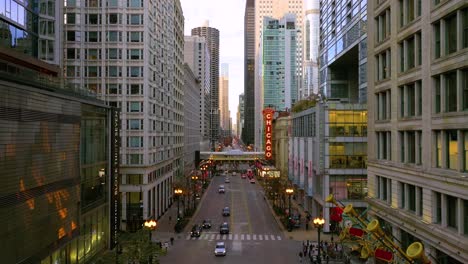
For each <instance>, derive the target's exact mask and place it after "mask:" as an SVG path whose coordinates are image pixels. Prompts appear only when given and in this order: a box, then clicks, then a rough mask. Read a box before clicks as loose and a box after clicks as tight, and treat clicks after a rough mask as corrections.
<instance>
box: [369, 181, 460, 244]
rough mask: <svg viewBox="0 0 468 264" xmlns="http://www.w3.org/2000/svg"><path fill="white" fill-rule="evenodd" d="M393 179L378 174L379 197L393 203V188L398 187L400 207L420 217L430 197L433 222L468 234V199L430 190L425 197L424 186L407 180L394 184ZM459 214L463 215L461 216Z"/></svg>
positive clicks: (377, 191) (376, 187)
mask: <svg viewBox="0 0 468 264" xmlns="http://www.w3.org/2000/svg"><path fill="white" fill-rule="evenodd" d="M392 181H394V180H392V179H389V178H385V177H382V176H376V178H375V183H376V184H375V194H376V198H377V199H379V200H382V201H385V202H387V203H388V204H391V203H392V188H394V187H396V188H397V192H396V193H398V207H399V208H400V209H403V210H407V211H409V212H412V213H414V214H415V215H417V216H420V217H421V216H422V214H423V207H424V205H423V201H424V200H425V199H430V200H431V203H432V206H431V207H432V223H433V224H439V225H441V226H442V227H448V228H451V229H455V230H456V231H458V233H460V234H463V235H468V200H464V199H461V198H457V197H454V196H451V195H448V194H443V193H440V192H436V191H432V192H430V197H427V198H426V197H423V196H424V192H423V188H421V187H419V186H415V185H413V184H408V183H405V182H397V184H396V185H395V184H393V185H392ZM459 215H462V216H463V217H459Z"/></svg>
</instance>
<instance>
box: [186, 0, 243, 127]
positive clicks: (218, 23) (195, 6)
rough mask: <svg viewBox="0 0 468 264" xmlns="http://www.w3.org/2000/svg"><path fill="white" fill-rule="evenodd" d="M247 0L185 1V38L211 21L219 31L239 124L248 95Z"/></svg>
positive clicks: (231, 106)
mask: <svg viewBox="0 0 468 264" xmlns="http://www.w3.org/2000/svg"><path fill="white" fill-rule="evenodd" d="M245 1H246V0H181V1H180V2H181V3H182V10H183V12H184V17H185V26H184V27H185V35H186V36H190V35H191V30H192V28H195V27H199V26H202V25H203V23H204V22H205V21H206V20H208V21H209V25H210V27H214V28H216V29H218V30H219V42H220V43H219V49H220V54H219V59H220V66H221V64H222V63H227V64H229V110H230V111H231V117H232V123H233V124H234V123H236V114H237V106H238V104H239V94H241V93H243V92H244V12H245Z"/></svg>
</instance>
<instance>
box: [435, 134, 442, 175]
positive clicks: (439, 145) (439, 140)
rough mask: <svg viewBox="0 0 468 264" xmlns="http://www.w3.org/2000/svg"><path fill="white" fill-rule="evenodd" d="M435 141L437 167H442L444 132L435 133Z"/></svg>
mask: <svg viewBox="0 0 468 264" xmlns="http://www.w3.org/2000/svg"><path fill="white" fill-rule="evenodd" d="M435 141H436V144H435V146H436V153H435V155H436V159H435V160H436V167H437V168H441V167H442V131H435Z"/></svg>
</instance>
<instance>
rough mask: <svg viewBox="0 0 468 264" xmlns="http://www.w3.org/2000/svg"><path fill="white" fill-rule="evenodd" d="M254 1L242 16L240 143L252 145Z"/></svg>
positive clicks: (250, 0) (248, 5)
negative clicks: (242, 85) (242, 125)
mask: <svg viewBox="0 0 468 264" xmlns="http://www.w3.org/2000/svg"><path fill="white" fill-rule="evenodd" d="M255 1H256V0H247V1H246V4H245V14H244V95H245V104H244V113H245V114H244V115H245V118H244V128H243V129H242V132H241V136H242V141H243V142H244V144H246V145H250V144H253V143H254V134H255V119H256V118H257V117H256V116H255V103H256V100H255Z"/></svg>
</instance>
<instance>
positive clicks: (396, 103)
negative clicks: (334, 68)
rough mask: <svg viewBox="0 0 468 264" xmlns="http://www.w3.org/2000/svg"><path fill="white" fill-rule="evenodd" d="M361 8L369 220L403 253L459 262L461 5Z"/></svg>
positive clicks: (464, 187) (463, 205)
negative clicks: (415, 250) (416, 250)
mask: <svg viewBox="0 0 468 264" xmlns="http://www.w3.org/2000/svg"><path fill="white" fill-rule="evenodd" d="M367 10H368V11H367V15H368V17H369V21H368V36H367V43H368V50H369V51H370V53H369V55H370V56H369V58H368V61H367V65H368V67H367V69H368V73H367V78H368V87H369V88H368V92H367V94H368V108H369V123H368V124H369V128H368V130H369V147H368V153H369V159H368V160H369V163H368V166H367V171H368V180H369V199H368V201H369V205H370V207H369V208H370V210H369V214H371V215H372V216H373V217H375V218H377V219H378V220H379V222H380V225H381V226H382V227H384V230H388V231H389V234H391V235H393V236H394V237H396V239H398V241H399V242H400V246H401V247H402V249H403V250H404V251H406V249H407V247H408V245H410V244H411V243H412V242H413V241H420V242H422V244H423V245H424V253H425V254H426V255H427V256H428V258H429V260H430V261H431V262H432V263H457V264H458V263H468V248H467V246H466V245H468V196H467V193H468V182H467V179H466V177H467V171H468V130H467V128H468V126H467V124H468V114H467V112H466V110H467V109H468V90H467V89H468V68H467V66H468V49H467V48H468V31H467V28H468V5H467V2H466V1H424V0H423V1H410V0H401V1H369V2H368V7H367ZM371 109H372V111H371Z"/></svg>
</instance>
